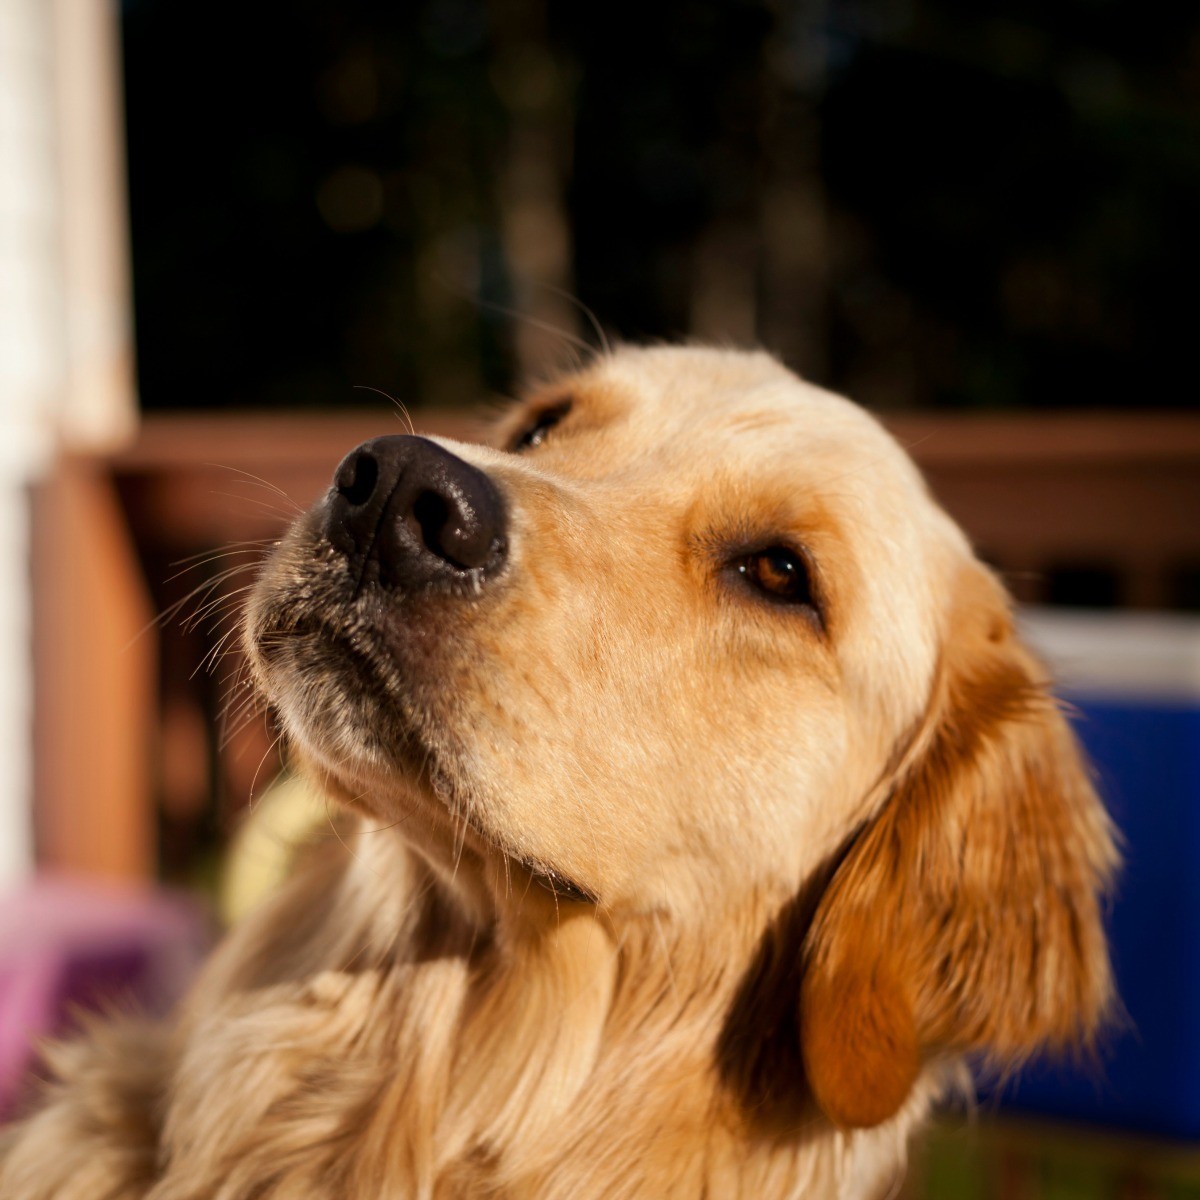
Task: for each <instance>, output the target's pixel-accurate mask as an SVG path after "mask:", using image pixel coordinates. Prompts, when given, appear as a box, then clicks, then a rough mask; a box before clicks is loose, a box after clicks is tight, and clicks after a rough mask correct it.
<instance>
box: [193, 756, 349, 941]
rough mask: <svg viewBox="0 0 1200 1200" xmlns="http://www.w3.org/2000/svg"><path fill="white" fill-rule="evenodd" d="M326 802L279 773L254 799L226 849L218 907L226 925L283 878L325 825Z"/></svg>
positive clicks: (305, 784) (282, 880) (285, 877)
mask: <svg viewBox="0 0 1200 1200" xmlns="http://www.w3.org/2000/svg"><path fill="white" fill-rule="evenodd" d="M328 805H329V802H328V801H327V800H326V799H325V798H324V797H322V796H319V795H318V794H317V793H316V792H315V791H313V789H312V788H311V787H310V786H309V785H308V784H307V783H306V782H305V781H304V780H303V779H300V778H298V777H297V776H295V775H292V774H290V773H288V772H287V771H284V772H283V773H282V774H280V775H279V776H277V777H276V778H275V779H274V780H273V781H272V783H271V785H270V786H269V787H268V788H267V789H266V791H265V792H264V793H263V794H262V796H261V797H260V798H259V799H258V800H256V801H255V802H254V804H253V806H252V807H251V809H250V811H249V812H248V813H247V814H246V819H245V820H244V821H243V822H242V825H241V827H240V828H239V829H238V832H237V834H236V835H235V836H234V839H233V841H232V843H231V845H230V847H229V851H228V853H227V855H226V858H225V862H224V865H223V868H222V870H221V874H220V886H219V889H218V897H217V905H218V911H219V912H220V915H221V919H222V921H223V922H224V923H225V924H226V925H232V924H233V923H234V922H235V921H237V920H239V919H240V918H242V917H244V916H245V915H246V914H247V913H248V912H250V911H251V910H252V909H254V908H256V907H257V906H258V905H259V904H261V903H262V902H263V901H264V900H266V899H267V898H268V897H269V896H271V895H272V893H274V892H275V891H276V890H278V888H279V887H280V886H281V885H282V884H283V882H284V880H286V879H287V877H288V873H289V872H290V871H291V867H292V862H293V860H294V858H295V854H296V851H297V850H298V849H299V848H300V847H301V846H303V845H305V844H306V843H308V842H310V841H311V840H312V838H313V837H314V835H315V834H317V833H318V832H319V831H320V830H321V829H328V828H329V825H328V821H329V807H328Z"/></svg>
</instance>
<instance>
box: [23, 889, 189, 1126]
mask: <svg viewBox="0 0 1200 1200" xmlns="http://www.w3.org/2000/svg"><path fill="white" fill-rule="evenodd" d="M211 941H212V937H211V925H210V923H209V921H208V920H207V918H206V916H205V915H204V912H203V910H202V909H201V908H200V907H199V906H198V905H197V904H196V903H195V902H194V901H192V900H189V899H188V898H186V897H184V896H180V895H177V894H174V893H169V892H162V891H153V890H150V889H142V890H133V889H128V888H121V887H116V886H113V885H108V884H101V883H93V882H86V883H85V882H82V881H77V880H68V879H59V878H49V877H43V878H40V879H36V880H34V881H33V882H31V883H30V884H28V885H27V886H25V887H23V888H21V889H19V890H17V891H15V892H12V893H10V894H8V895H6V896H4V897H3V898H2V899H0V1120H4V1119H5V1118H6V1117H8V1116H11V1115H12V1113H13V1111H14V1108H15V1106H16V1104H17V1099H18V1096H19V1094H20V1089H21V1085H22V1081H23V1080H24V1077H25V1075H26V1073H27V1072H28V1070H29V1068H30V1067H31V1066H32V1065H33V1063H34V1060H35V1058H36V1055H37V1045H38V1042H39V1040H41V1039H42V1038H45V1037H48V1036H53V1035H56V1034H61V1033H65V1032H68V1031H69V1030H70V1028H71V1024H72V1014H73V1013H74V1012H77V1011H79V1010H80V1009H95V1008H98V1007H102V1006H110V1007H114V1008H118V1009H121V1010H125V1011H128V1010H131V1009H132V1010H136V1011H141V1012H146V1013H150V1014H158V1013H162V1012H164V1011H166V1010H167V1009H168V1008H170V1006H171V1005H172V1004H173V1003H174V1002H175V1001H176V1000H177V999H178V998H179V997H180V995H181V994H182V992H183V990H184V988H186V986H187V984H188V982H189V980H190V979H191V978H192V976H193V975H194V974H195V971H196V968H197V966H198V965H199V963H200V960H201V959H202V958H203V956H204V954H205V951H206V950H207V949H208V947H209V945H210V944H211Z"/></svg>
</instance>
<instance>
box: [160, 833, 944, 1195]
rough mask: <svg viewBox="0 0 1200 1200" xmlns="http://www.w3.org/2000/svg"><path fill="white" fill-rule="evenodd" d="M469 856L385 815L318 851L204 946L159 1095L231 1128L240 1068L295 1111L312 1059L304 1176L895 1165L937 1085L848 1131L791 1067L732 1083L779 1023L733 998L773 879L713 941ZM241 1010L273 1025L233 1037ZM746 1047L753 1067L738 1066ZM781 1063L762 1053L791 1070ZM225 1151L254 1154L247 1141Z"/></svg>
mask: <svg viewBox="0 0 1200 1200" xmlns="http://www.w3.org/2000/svg"><path fill="white" fill-rule="evenodd" d="M347 851H348V852H347ZM470 865H471V864H463V865H462V866H460V874H459V876H458V877H457V878H454V877H450V878H447V877H446V876H445V875H444V873H443V872H441V871H439V870H435V869H432V868H431V867H430V866H429V864H428V863H427V862H426V861H424V860H423V859H422V857H421V856H420V855H419V854H417V853H415V852H414V851H413V850H412V849H411V848H409V847H408V846H406V845H405V844H404V842H403V841H402V840H401V839H400V838H399V837H397V836H395V835H394V834H381V833H374V834H365V833H364V834H360V835H359V836H358V837H357V838H350V839H348V846H347V847H345V848H343V847H341V846H340V844H339V845H334V846H330V847H326V848H325V849H324V850H323V851H322V852H320V853H318V854H317V855H316V856H315V857H314V858H313V860H312V861H311V862H310V863H308V864H307V865H306V866H305V867H304V868H303V870H302V871H301V873H300V875H299V876H298V878H297V879H296V880H295V881H294V882H293V884H292V885H291V886H290V888H289V889H288V890H287V891H286V892H285V893H283V894H282V895H281V896H280V897H278V899H276V900H275V901H274V902H273V903H272V904H270V905H269V906H267V908H265V909H264V910H263V911H262V912H261V913H260V914H259V915H258V916H257V917H253V918H251V920H250V921H249V922H247V923H246V925H245V926H243V927H241V928H239V929H238V930H237V931H235V933H234V934H233V936H232V937H231V939H230V941H229V942H228V943H227V945H226V947H225V948H224V949H223V950H222V952H221V953H220V954H219V955H218V957H217V959H216V960H215V961H214V963H213V964H212V967H211V969H210V971H209V973H208V976H207V979H206V982H205V984H204V985H203V986H202V987H201V988H200V989H198V991H197V993H196V997H195V999H194V1000H193V1003H192V1006H191V1008H190V1010H189V1013H188V1016H187V1020H186V1022H185V1026H184V1030H183V1046H184V1050H183V1053H184V1056H185V1058H189V1057H192V1056H193V1055H194V1057H195V1059H196V1061H194V1062H190V1063H189V1064H188V1065H187V1068H186V1069H184V1070H181V1071H179V1072H178V1079H179V1080H181V1081H186V1086H187V1095H184V1094H183V1091H182V1088H183V1086H184V1085H183V1083H181V1084H180V1090H179V1091H178V1093H177V1094H176V1096H175V1097H174V1103H173V1104H172V1106H171V1107H172V1109H173V1110H175V1111H187V1112H190V1113H197V1112H205V1113H211V1117H210V1118H209V1119H206V1121H205V1127H206V1128H207V1129H211V1130H213V1131H221V1130H244V1129H245V1123H244V1117H243V1115H242V1114H241V1113H237V1112H234V1111H229V1112H228V1113H225V1114H224V1116H222V1111H221V1110H222V1107H223V1106H229V1105H231V1104H232V1102H233V1098H232V1096H230V1095H227V1094H226V1093H228V1092H229V1088H228V1079H229V1078H230V1077H231V1074H230V1073H231V1072H233V1073H236V1072H238V1071H241V1072H242V1073H246V1072H250V1073H253V1074H254V1076H255V1077H256V1078H258V1079H261V1080H264V1081H269V1083H267V1082H264V1083H263V1085H262V1086H264V1087H269V1089H270V1090H271V1092H272V1094H273V1095H274V1096H275V1101H274V1104H273V1107H272V1110H271V1111H272V1112H274V1113H290V1112H291V1111H292V1107H290V1106H297V1107H296V1111H297V1112H300V1111H302V1110H304V1105H303V1104H302V1103H301V1099H302V1097H303V1096H304V1095H305V1094H307V1093H310V1092H311V1089H312V1078H313V1074H312V1073H313V1071H314V1070H316V1071H317V1072H318V1074H319V1075H320V1076H321V1078H322V1079H325V1080H326V1082H325V1084H323V1085H322V1086H323V1087H324V1091H323V1097H324V1101H325V1105H326V1111H327V1112H328V1114H329V1115H328V1117H327V1119H328V1121H330V1122H332V1123H333V1125H335V1126H336V1128H334V1129H332V1130H331V1131H330V1132H329V1133H328V1136H327V1137H326V1138H325V1140H324V1141H321V1142H319V1143H318V1142H314V1141H312V1139H311V1138H310V1143H311V1149H310V1150H306V1151H305V1152H304V1154H300V1152H299V1151H297V1154H298V1157H297V1159H296V1164H297V1165H296V1166H295V1168H294V1170H295V1173H296V1174H295V1182H296V1191H297V1194H302V1195H303V1194H307V1193H306V1192H304V1191H303V1186H302V1185H303V1184H304V1183H305V1180H306V1179H307V1178H308V1175H306V1174H304V1173H305V1172H311V1175H312V1178H314V1179H316V1178H322V1179H329V1178H336V1179H338V1180H340V1184H339V1187H340V1190H338V1189H336V1188H335V1189H334V1194H347V1195H351V1194H377V1193H379V1192H380V1189H381V1187H382V1189H383V1191H385V1192H387V1193H388V1194H396V1195H408V1194H413V1195H416V1194H424V1193H425V1192H426V1191H428V1192H430V1193H431V1194H438V1195H443V1194H445V1195H458V1194H464V1195H475V1194H484V1193H487V1194H497V1195H499V1194H503V1195H513V1196H526V1195H528V1196H539V1197H541V1196H558V1195H564V1196H566V1195H570V1196H571V1197H572V1198H573V1200H580V1198H586V1197H592V1196H595V1197H600V1196H614V1195H629V1196H656V1197H670V1196H681V1197H682V1196H691V1197H694V1196H697V1195H702V1194H710V1195H731V1194H737V1193H738V1192H739V1191H742V1190H747V1189H749V1188H755V1189H756V1190H757V1191H758V1192H759V1193H760V1194H762V1195H764V1196H774V1195H781V1196H782V1195H800V1196H808V1195H811V1196H821V1197H826V1196H836V1195H839V1194H846V1195H856V1196H857V1195H870V1194H872V1192H871V1190H870V1189H864V1187H863V1181H864V1180H867V1182H870V1181H871V1180H875V1179H878V1180H880V1181H885V1182H886V1181H887V1180H890V1179H891V1178H893V1176H894V1174H895V1173H897V1172H898V1171H899V1170H900V1167H901V1163H902V1161H903V1152H904V1144H905V1140H906V1134H907V1130H908V1129H909V1128H910V1127H911V1125H912V1124H913V1123H914V1121H915V1120H916V1119H917V1118H918V1117H919V1116H920V1115H923V1113H924V1111H925V1109H926V1108H927V1107H928V1103H929V1098H930V1092H931V1090H932V1089H931V1088H928V1087H927V1088H925V1089H924V1090H923V1092H922V1094H921V1095H920V1096H917V1097H915V1098H914V1101H913V1103H912V1104H911V1105H909V1106H907V1107H906V1110H905V1112H904V1113H902V1114H901V1115H900V1117H898V1118H897V1119H896V1121H893V1122H891V1123H889V1126H887V1127H885V1128H884V1129H882V1130H871V1131H864V1132H860V1133H855V1134H852V1135H851V1134H842V1133H839V1132H838V1131H836V1130H835V1129H834V1128H833V1127H832V1126H830V1125H829V1124H828V1123H827V1122H825V1121H824V1120H823V1119H822V1118H821V1117H820V1115H819V1114H818V1113H816V1112H814V1111H813V1110H812V1109H811V1107H805V1101H804V1098H803V1084H802V1080H801V1079H799V1078H793V1079H792V1080H791V1081H790V1085H788V1086H784V1085H782V1084H780V1083H779V1082H778V1081H777V1082H776V1083H775V1084H773V1085H772V1086H771V1087H770V1088H765V1089H761V1090H760V1091H759V1092H757V1093H754V1092H753V1089H751V1090H750V1091H747V1087H748V1086H750V1085H749V1084H748V1081H756V1082H754V1086H758V1084H761V1082H762V1078H763V1076H762V1070H761V1068H762V1067H763V1064H764V1063H766V1062H767V1061H768V1060H769V1059H770V1058H771V1055H772V1054H773V1053H775V1050H773V1048H772V1047H778V1045H779V1042H778V1040H777V1039H778V1038H779V1037H781V1036H786V1029H782V1030H781V1029H780V1028H775V1029H769V1028H767V1026H769V1025H770V1024H771V1021H770V1020H768V1019H767V1018H766V1017H764V1012H765V1010H763V1009H760V1008H754V1007H753V1006H751V1007H750V1008H747V1007H746V1006H745V1005H744V1004H743V1005H742V1008H741V1009H739V996H740V995H742V994H743V993H745V992H746V990H747V987H748V986H749V984H748V981H749V980H751V979H752V978H753V976H754V973H755V972H756V971H757V972H759V973H760V974H761V972H762V970H763V968H762V961H761V959H762V955H763V948H762V946H761V945H756V944H755V939H754V938H753V936H752V935H751V933H750V930H752V929H755V928H757V929H761V928H763V926H764V924H767V923H766V922H764V921H763V920H762V915H761V909H762V907H763V906H764V905H768V904H774V903H775V902H776V901H775V898H767V897H747V899H746V910H747V911H746V913H745V914H744V920H743V921H740V922H739V921H723V922H722V923H721V924H722V927H723V928H724V929H726V930H733V931H736V930H738V929H739V928H740V929H742V930H743V933H737V934H732V933H729V934H726V935H724V940H720V939H718V938H716V937H715V936H714V937H710V938H707V939H706V938H703V937H697V936H696V932H695V931H694V930H686V931H684V930H679V929H676V928H675V927H674V925H673V923H672V922H671V920H670V919H669V918H668V917H667V916H666V915H665V914H658V913H642V914H634V913H617V912H612V911H607V910H605V909H603V908H600V907H598V906H595V905H592V904H586V903H580V902H575V901H565V900H564V899H562V898H560V897H555V896H554V895H553V894H552V893H550V892H548V891H546V890H545V889H541V888H539V887H537V885H536V882H534V881H528V882H530V884H531V886H530V887H529V888H528V891H527V893H526V894H525V895H524V896H522V895H521V892H520V891H519V890H518V889H517V888H516V887H515V886H514V888H513V889H512V891H511V892H510V893H509V901H508V903H506V904H501V905H493V906H492V907H491V909H490V911H486V910H485V909H484V908H483V907H482V906H481V905H480V902H479V892H478V889H477V887H475V885H474V882H473V881H471V880H470V879H469V878H468V877H467V876H466V874H465V872H466V869H467V867H468V866H470ZM521 882H522V886H523V884H524V882H525V881H521ZM314 892H315V894H316V895H319V896H320V897H322V899H321V901H320V902H317V901H316V900H315V899H314ZM518 901H520V903H518ZM314 912H316V913H318V914H319V916H318V917H316V918H313V917H312V916H311V914H312V913H314ZM779 945H780V946H782V945H783V942H782V941H780V943H779ZM772 953H773V952H772ZM769 974H770V973H769V972H768V975H769ZM770 982H773V983H780V982H782V983H786V982H787V981H786V980H782V979H775V978H774V977H772V979H771V980H770ZM297 983H299V984H301V987H300V988H297V986H296V985H297ZM793 1008H794V1006H793ZM780 1011H782V1010H780ZM767 1016H770V1014H769V1013H768V1014H767ZM778 1016H779V1013H778V1012H776V1013H775V1017H778ZM756 1023H757V1024H756ZM777 1024H778V1022H777ZM783 1024H784V1025H786V1021H785V1022H783ZM250 1025H252V1026H253V1027H254V1028H255V1029H256V1030H263V1029H267V1030H269V1031H270V1036H269V1037H268V1038H267V1039H266V1041H265V1042H261V1041H260V1042H259V1043H257V1044H256V1043H254V1042H253V1040H252V1039H251V1038H250V1037H249V1036H239V1027H241V1026H247V1027H248V1026H250ZM759 1026H762V1027H761V1028H760V1027H759ZM248 1046H250V1047H253V1048H252V1049H250V1050H248V1049H247V1047H248ZM297 1046H302V1047H303V1052H302V1053H299V1052H298V1051H297V1049H296V1048H297ZM748 1055H750V1056H756V1058H755V1061H757V1062H758V1064H759V1067H758V1068H757V1069H756V1071H752V1072H750V1073H749V1075H746V1076H745V1077H743V1076H742V1075H739V1073H738V1071H737V1070H736V1069H734V1067H735V1064H737V1063H738V1062H741V1061H742V1060H743V1059H744V1058H746V1056H748ZM223 1056H224V1061H221V1060H222V1057H223ZM247 1056H249V1058H250V1059H252V1060H253V1061H252V1062H247V1061H244V1060H246V1059H247ZM231 1057H232V1058H236V1059H237V1060H238V1061H237V1064H236V1065H234V1064H233V1063H231V1062H230V1061H229V1060H230V1058H231ZM795 1061H797V1060H796V1058H795V1055H792V1056H791V1057H790V1058H789V1057H787V1056H781V1058H780V1061H779V1062H778V1063H777V1064H776V1066H778V1067H780V1068H781V1069H782V1070H783V1072H784V1074H785V1075H786V1074H787V1073H788V1072H789V1071H793V1070H794V1063H795ZM206 1081H207V1083H206ZM289 1097H292V1099H290V1100H289V1099H288V1098H289ZM748 1101H749V1102H750V1103H748ZM205 1106H208V1107H207V1108H206V1107H205ZM276 1119H278V1118H276ZM193 1124H194V1123H193ZM614 1131H618V1132H619V1133H620V1138H621V1144H620V1145H615V1144H613V1134H614ZM301 1133H302V1131H301V1129H300V1128H299V1127H298V1128H297V1130H296V1131H295V1136H296V1138H297V1139H300V1138H301ZM278 1136H280V1137H282V1136H285V1135H284V1134H282V1133H281V1134H279V1135H278ZM306 1136H307V1135H306ZM164 1139H165V1141H166V1143H167V1152H168V1153H169V1154H170V1155H171V1156H172V1157H173V1158H176V1159H178V1158H180V1157H182V1158H184V1159H188V1160H191V1162H192V1164H193V1165H194V1169H196V1170H201V1169H203V1161H205V1156H206V1155H207V1156H208V1159H209V1160H211V1161H219V1160H220V1158H221V1155H220V1154H218V1153H217V1151H216V1148H214V1147H213V1146H211V1145H208V1144H207V1143H205V1142H203V1141H198V1140H197V1139H196V1138H195V1136H194V1135H192V1134H185V1123H184V1122H182V1121H172V1120H168V1122H167V1127H166V1130H165V1132H164ZM270 1144H271V1145H277V1144H278V1139H276V1140H275V1141H272V1142H271V1143H270ZM331 1146H337V1147H341V1150H340V1151H339V1152H338V1154H337V1156H336V1158H331V1157H330V1155H331V1151H330V1149H329V1148H330V1147H331ZM684 1147H686V1148H687V1151H686V1153H684V1151H683V1148H684ZM698 1147H699V1148H701V1149H702V1152H698V1150H697V1148H698ZM229 1152H230V1151H229V1149H228V1148H226V1150H225V1153H226V1154H228V1153H229ZM238 1153H239V1154H241V1155H246V1154H251V1155H253V1154H257V1153H258V1150H257V1149H256V1147H255V1144H254V1143H253V1139H252V1138H247V1139H246V1140H245V1142H244V1143H243V1145H242V1148H241V1149H240V1150H238ZM268 1166H270V1169H274V1165H273V1164H267V1163H266V1162H264V1163H263V1165H262V1169H263V1170H264V1171H266V1170H267V1169H268ZM868 1176H869V1179H868ZM787 1180H807V1181H808V1184H807V1189H806V1190H801V1191H797V1190H796V1188H795V1186H792V1185H785V1181H787ZM855 1181H857V1182H855ZM852 1184H853V1186H852ZM322 1186H323V1187H324V1188H325V1189H326V1191H328V1188H329V1184H328V1183H325V1184H323V1185H322ZM442 1189H445V1190H442ZM456 1189H457V1190H456ZM230 1194H231V1195H232V1194H236V1193H230ZM319 1194H324V1193H323V1192H322V1193H319Z"/></svg>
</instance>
